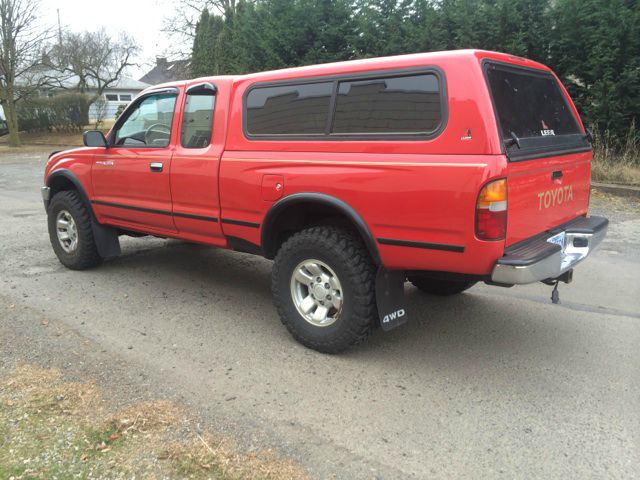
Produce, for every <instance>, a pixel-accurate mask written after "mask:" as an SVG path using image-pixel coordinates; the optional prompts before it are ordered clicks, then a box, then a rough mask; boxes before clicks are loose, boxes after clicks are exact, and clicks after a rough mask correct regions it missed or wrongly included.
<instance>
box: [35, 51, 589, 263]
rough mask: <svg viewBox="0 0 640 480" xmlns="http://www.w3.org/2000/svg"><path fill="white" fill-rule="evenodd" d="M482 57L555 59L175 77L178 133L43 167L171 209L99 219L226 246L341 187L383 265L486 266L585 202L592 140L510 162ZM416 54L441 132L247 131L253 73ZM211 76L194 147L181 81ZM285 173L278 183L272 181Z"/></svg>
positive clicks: (104, 191)
mask: <svg viewBox="0 0 640 480" xmlns="http://www.w3.org/2000/svg"><path fill="white" fill-rule="evenodd" d="M483 59H492V60H497V61H501V62H507V63H512V64H514V65H520V66H525V67H529V68H537V69H541V70H544V71H547V72H548V71H549V69H548V68H547V67H545V66H543V65H540V64H538V63H536V62H532V61H530V60H526V59H522V58H518V57H512V56H509V55H504V54H499V53H495V52H483V51H455V52H440V53H429V54H414V55H403V56H398V57H389V58H378V59H367V60H359V61H353V62H342V63H335V64H325V65H316V66H309V67H302V68H296V69H286V70H280V71H275V72H265V73H258V74H252V75H246V76H239V77H212V78H207V79H198V80H192V81H189V82H177V83H172V84H167V85H166V86H175V87H177V88H178V89H179V90H180V95H179V98H178V101H177V104H176V112H175V117H174V122H173V128H172V137H171V145H170V146H169V147H167V148H166V149H160V150H162V151H158V150H159V149H147V150H146V151H144V152H137V151H133V150H135V149H111V148H109V149H106V150H105V149H79V150H76V151H71V152H64V153H61V154H58V155H56V156H54V157H53V158H52V160H51V161H50V163H49V165H48V167H47V172H46V175H48V174H49V173H50V172H51V171H53V170H55V169H57V168H69V169H70V170H72V171H73V172H74V173H75V174H76V175H77V176H78V178H79V179H80V181H81V182H82V184H83V185H85V186H86V189H87V193H88V195H89V196H90V198H91V199H94V200H96V199H97V200H104V201H109V202H114V203H130V204H133V205H135V206H142V207H148V208H151V209H158V210H166V211H169V212H172V213H173V215H164V216H163V215H157V214H154V213H145V212H135V213H126V212H117V213H116V212H114V211H113V209H111V208H109V207H96V214H97V216H98V220H99V221H100V222H103V223H107V224H112V225H116V226H121V227H128V228H131V229H134V230H136V229H137V230H142V231H147V232H149V233H154V234H157V235H164V236H172V237H177V238H183V239H185V240H189V241H196V242H201V243H207V244H211V245H218V246H223V247H224V246H227V239H228V237H237V238H240V239H242V240H245V241H247V242H250V243H253V244H255V245H258V246H259V245H260V243H261V231H262V226H263V222H264V220H265V216H266V215H267V213H268V212H269V209H270V208H271V207H272V205H273V204H274V203H275V202H276V201H278V199H280V198H284V197H286V196H288V195H291V194H294V193H304V192H314V193H323V194H326V195H331V196H333V197H335V198H337V199H339V200H342V201H343V202H345V203H346V204H348V205H349V206H351V207H352V208H353V209H355V211H356V212H357V213H358V214H359V215H360V216H361V218H362V219H363V220H364V222H365V224H366V226H367V227H368V229H369V231H370V232H371V234H372V236H373V237H374V238H375V239H376V243H377V248H378V251H379V254H380V258H381V260H382V263H383V264H384V266H385V267H387V268H389V269H398V270H439V271H449V272H458V273H468V274H477V275H486V274H489V273H490V272H491V269H492V268H493V266H494V264H495V262H496V260H497V259H498V258H500V257H501V256H502V255H503V253H504V248H505V245H511V244H513V243H516V242H518V241H520V240H523V239H526V238H529V237H531V236H533V235H535V234H537V233H539V232H541V231H544V230H546V229H549V228H552V227H554V226H556V225H558V224H560V223H563V222H565V221H567V220H570V219H571V218H574V217H576V216H578V215H583V214H585V213H586V211H587V207H588V191H589V177H590V159H591V153H590V152H587V153H579V154H572V155H565V156H559V157H552V158H545V159H535V160H527V161H521V162H509V161H508V160H507V158H506V156H505V155H504V153H503V144H502V140H501V139H500V135H499V132H498V127H497V122H496V117H495V113H494V109H493V105H492V101H491V96H490V94H489V90H488V87H487V84H486V81H485V78H484V74H483V71H482V65H481V63H482V60H483ZM415 67H435V68H437V69H439V70H440V71H441V72H442V73H443V76H444V84H445V85H444V86H445V87H446V99H447V100H446V103H447V113H446V124H445V126H444V129H443V130H442V132H441V133H440V134H439V135H437V136H436V137H434V138H432V139H429V140H384V141H375V140H341V141H327V140H250V139H247V138H246V137H245V135H244V133H243V128H242V125H243V97H244V95H245V93H246V91H247V89H248V88H249V87H250V86H252V85H255V84H256V83H261V82H273V81H279V80H286V79H305V78H310V77H321V76H332V75H339V74H352V73H371V72H378V71H380V72H382V71H388V70H393V69H410V68H415ZM204 80H206V81H208V82H211V83H213V84H215V86H216V87H217V94H216V101H215V112H214V128H213V132H214V133H213V138H212V141H211V144H210V146H209V147H207V148H204V149H186V148H183V147H181V146H180V141H179V139H180V131H181V118H182V111H183V108H184V89H185V88H186V87H188V86H189V85H191V84H195V83H198V82H202V81H204ZM563 92H564V94H565V96H567V98H568V95H567V94H566V91H565V90H564V89H563ZM568 102H569V105H570V107H571V108H572V109H573V111H574V113H575V114H576V117H577V118H579V117H578V116H577V112H576V111H575V106H574V105H573V103H572V102H571V101H570V99H569V100H568ZM469 133H471V135H469ZM112 150H114V151H112ZM121 150H130V151H129V152H123V151H121ZM142 150H144V149H142ZM153 155H156V156H162V157H163V161H164V162H165V166H166V165H169V168H165V171H164V172H163V173H162V174H161V175H159V174H149V175H147V174H146V172H148V170H147V171H146V172H145V171H144V169H145V168H147V167H148V162H149V161H150V159H151V156H153ZM94 157H95V158H94ZM106 158H113V159H114V161H117V162H118V164H119V165H122V166H123V169H122V170H121V171H120V172H119V173H117V174H111V175H110V176H109V175H108V174H105V173H103V172H102V169H99V168H98V166H96V165H95V161H97V160H103V159H106ZM92 166H93V172H94V179H93V183H92V181H91V168H92ZM556 170H562V171H563V177H562V180H560V181H557V180H556V181H552V180H551V173H552V172H553V171H556ZM45 178H46V176H45ZM497 178H507V189H508V215H507V218H508V220H507V222H508V223H507V237H506V239H505V240H500V241H492V242H487V241H481V240H478V239H477V238H476V237H475V230H474V224H475V208H476V201H477V197H478V193H479V191H480V189H481V188H482V186H483V185H484V184H486V183H487V182H489V181H490V180H493V179H497ZM278 183H280V184H281V186H282V188H281V189H280V190H276V184H278ZM567 185H571V188H572V198H571V200H566V201H565V198H564V197H563V201H562V202H558V199H559V197H558V194H557V193H556V196H555V204H554V205H549V206H548V207H546V206H545V204H544V202H545V197H544V195H545V193H544V192H546V191H548V190H553V189H556V190H557V189H558V188H564V187H565V186H567ZM540 192H543V196H542V207H540V198H539V194H540ZM563 192H564V190H563ZM549 195H552V194H551V193H550V194H549ZM563 195H565V193H563ZM178 214H186V215H187V216H188V215H192V216H193V215H195V216H204V217H216V218H217V219H219V220H222V221H218V222H211V221H202V220H197V219H193V218H186V217H185V215H182V216H180V215H178ZM158 217H164V218H158ZM229 220H231V221H229ZM238 222H241V223H242V222H249V224H238ZM252 224H253V225H252ZM256 226H258V227H257V228H256ZM380 238H382V239H394V240H398V241H409V242H423V243H426V244H437V245H452V246H458V247H462V248H463V249H464V251H447V250H441V249H440V250H439V249H429V248H414V247H408V246H395V245H388V244H385V243H380V242H379V241H377V239H380Z"/></svg>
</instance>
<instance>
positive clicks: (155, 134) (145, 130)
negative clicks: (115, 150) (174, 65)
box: [114, 93, 176, 148]
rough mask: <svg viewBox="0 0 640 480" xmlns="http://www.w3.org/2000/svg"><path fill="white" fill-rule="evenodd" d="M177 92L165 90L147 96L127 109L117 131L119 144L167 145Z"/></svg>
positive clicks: (138, 145)
mask: <svg viewBox="0 0 640 480" xmlns="http://www.w3.org/2000/svg"><path fill="white" fill-rule="evenodd" d="M175 106H176V95H175V94H173V93H171V94H167V93H162V94H157V95H149V96H147V97H144V98H143V99H142V100H141V101H140V102H139V103H137V104H136V105H134V107H133V108H132V109H131V110H128V111H127V114H126V118H125V119H124V120H123V121H122V123H120V124H119V125H118V127H117V130H116V131H115V136H114V143H115V145H118V146H129V147H151V148H164V147H167V146H168V145H169V141H170V138H171V124H172V123H173V112H174V110H175Z"/></svg>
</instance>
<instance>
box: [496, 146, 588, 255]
mask: <svg viewBox="0 0 640 480" xmlns="http://www.w3.org/2000/svg"><path fill="white" fill-rule="evenodd" d="M553 172H562V177H560V178H559V179H557V180H552V178H551V175H552V173H553ZM590 183H591V152H586V153H576V154H573V155H564V156H561V157H550V158H543V159H540V158H539V159H535V160H529V161H524V162H515V163H511V164H510V165H509V174H508V175H507V184H508V202H509V212H508V217H507V245H511V244H513V243H517V242H520V241H522V240H525V239H527V238H529V237H532V236H533V235H535V234H537V233H539V232H543V231H545V230H549V229H551V228H553V227H555V226H556V225H560V224H562V223H565V222H568V221H569V220H571V219H574V218H576V217H578V216H580V215H585V214H586V213H587V210H588V208H589V185H590Z"/></svg>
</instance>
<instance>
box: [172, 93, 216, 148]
mask: <svg viewBox="0 0 640 480" xmlns="http://www.w3.org/2000/svg"><path fill="white" fill-rule="evenodd" d="M215 102H216V97H215V95H214V93H213V92H212V91H206V90H205V91H197V93H193V94H190V93H188V94H187V99H186V102H185V106H184V115H183V117H182V132H181V134H180V144H181V145H182V146H183V147H185V148H204V147H207V146H209V143H211V134H212V132H213V109H214V106H215Z"/></svg>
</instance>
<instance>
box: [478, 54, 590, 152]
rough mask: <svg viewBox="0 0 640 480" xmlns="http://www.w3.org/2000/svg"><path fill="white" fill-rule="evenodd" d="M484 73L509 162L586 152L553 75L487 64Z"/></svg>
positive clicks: (565, 100)
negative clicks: (572, 152)
mask: <svg viewBox="0 0 640 480" xmlns="http://www.w3.org/2000/svg"><path fill="white" fill-rule="evenodd" d="M486 73H487V80H488V84H489V88H490V90H491V95H492V97H493V103H494V107H495V110H496V115H497V117H498V124H499V127H500V133H501V135H502V139H503V141H504V142H505V145H506V147H507V151H508V153H509V156H510V157H511V158H512V159H519V158H532V157H536V156H549V155H552V154H561V153H565V152H568V151H569V152H570V151H576V150H585V149H589V148H590V145H589V143H588V141H587V140H586V139H585V138H584V135H583V134H582V131H581V129H580V126H579V124H578V121H577V120H576V118H575V116H574V114H573V111H572V110H571V108H570V107H569V104H568V102H567V99H566V98H565V96H564V94H563V93H562V90H561V89H560V85H559V84H558V81H557V80H556V78H555V77H554V76H553V75H551V74H550V73H548V72H544V71H542V70H532V69H525V68H521V67H515V66H509V65H504V64H497V63H488V64H487V66H486Z"/></svg>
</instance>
